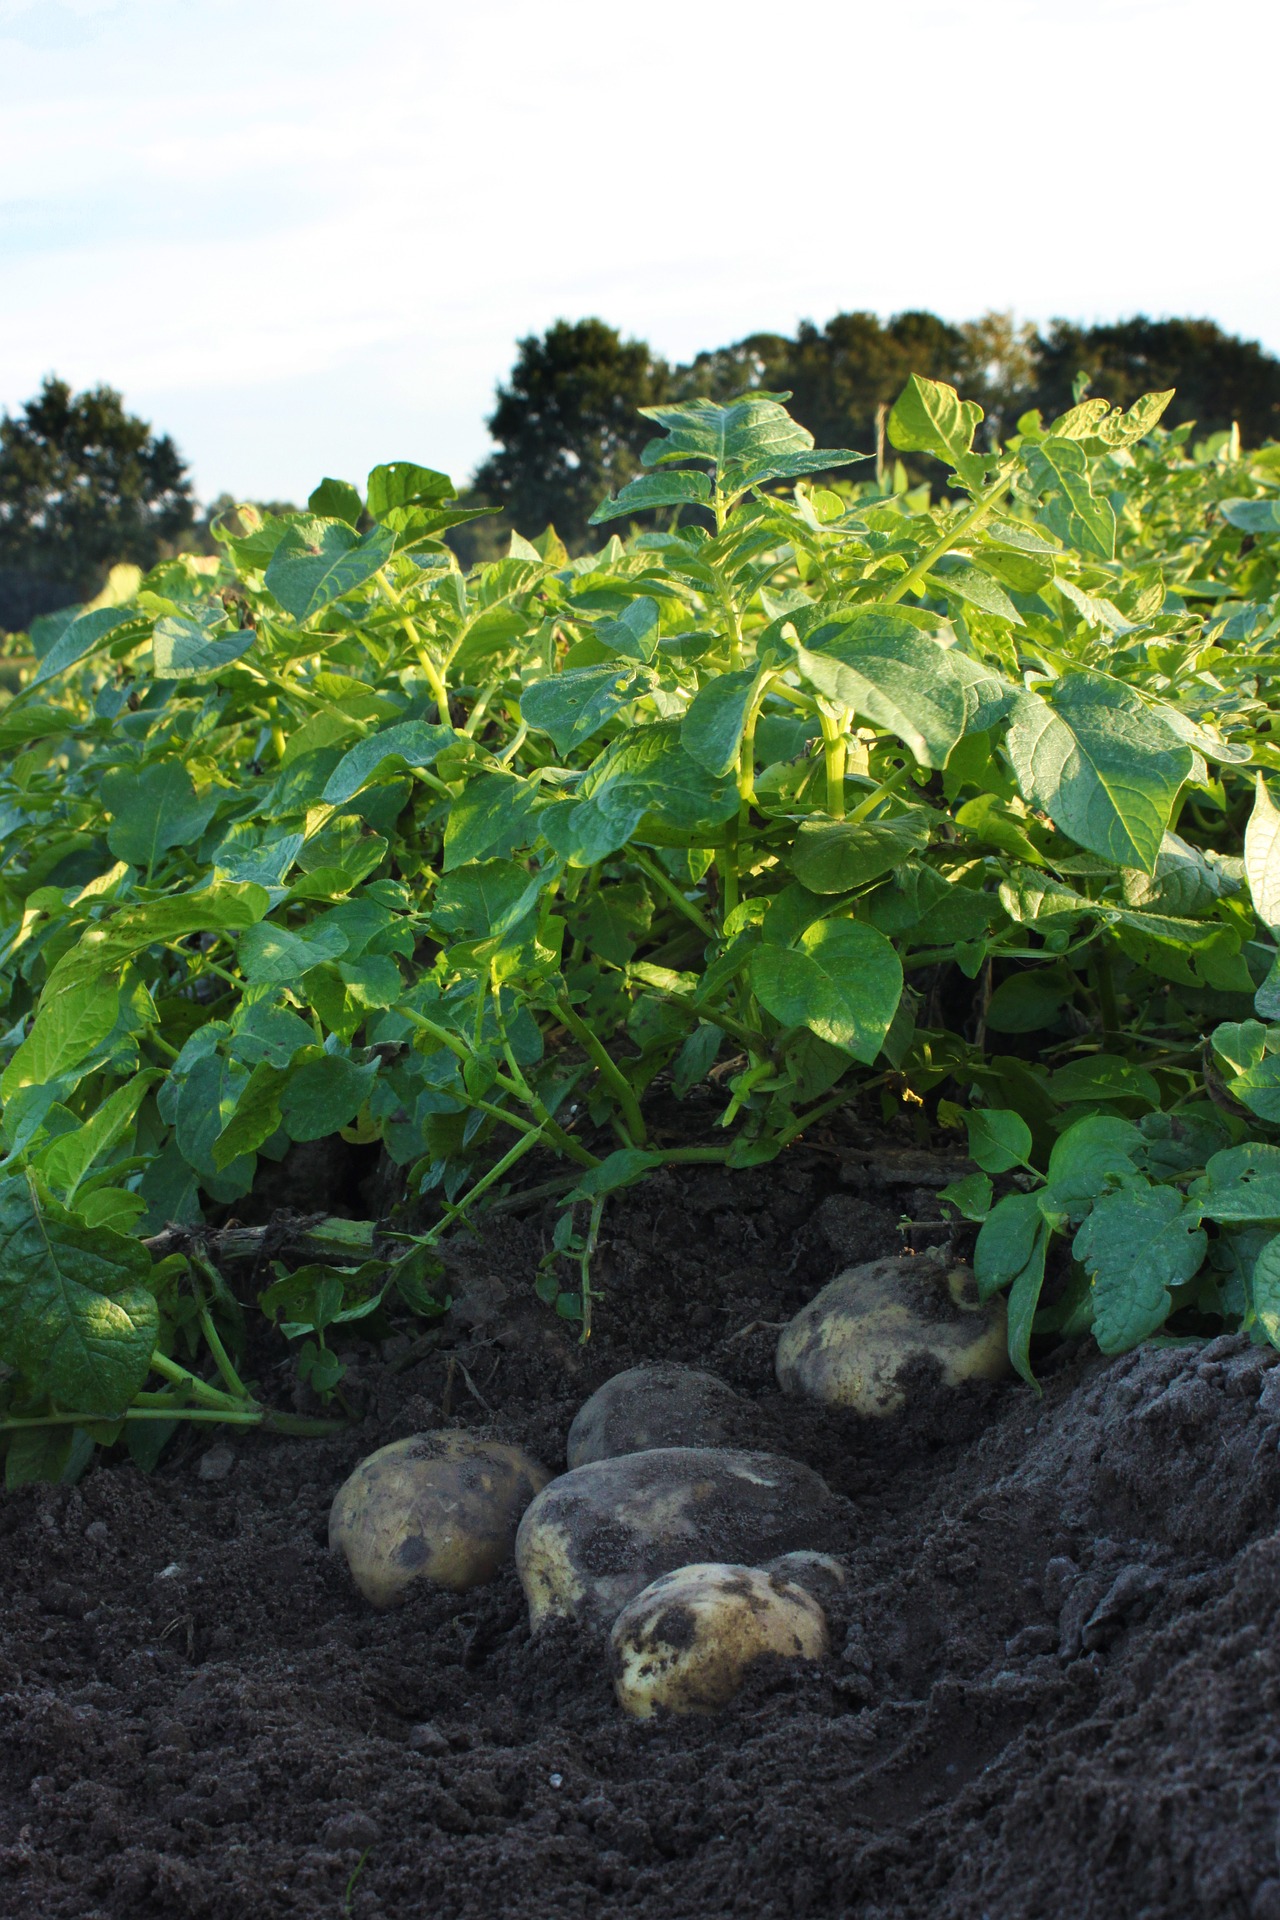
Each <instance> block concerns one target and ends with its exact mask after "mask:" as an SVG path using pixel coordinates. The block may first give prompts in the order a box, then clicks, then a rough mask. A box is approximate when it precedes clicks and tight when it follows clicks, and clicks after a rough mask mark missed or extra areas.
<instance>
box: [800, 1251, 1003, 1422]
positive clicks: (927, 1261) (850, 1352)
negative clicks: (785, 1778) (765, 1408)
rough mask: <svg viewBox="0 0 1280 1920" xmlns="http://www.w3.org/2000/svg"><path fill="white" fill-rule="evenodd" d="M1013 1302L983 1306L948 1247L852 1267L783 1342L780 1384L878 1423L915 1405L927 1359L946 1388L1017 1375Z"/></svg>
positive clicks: (970, 1277) (971, 1279) (967, 1273)
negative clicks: (1010, 1322) (914, 1377)
mask: <svg viewBox="0 0 1280 1920" xmlns="http://www.w3.org/2000/svg"><path fill="white" fill-rule="evenodd" d="M1006 1339H1007V1316H1006V1311H1005V1303H1004V1300H1003V1298H1000V1299H996V1300H989V1301H987V1302H986V1303H985V1304H984V1303H983V1302H982V1301H980V1300H979V1298H978V1293H977V1287H976V1284H975V1282H974V1277H973V1274H972V1272H971V1271H970V1269H969V1268H968V1267H965V1266H960V1265H956V1264H954V1263H951V1262H948V1260H947V1258H946V1256H945V1254H944V1253H943V1252H942V1250H941V1249H940V1248H929V1249H927V1250H926V1251H925V1252H923V1253H919V1254H915V1255H910V1256H905V1257H903V1258H901V1259H897V1260H872V1261H869V1262H868V1263H867V1264H866V1265H864V1266H860V1267H850V1268H849V1270H848V1272H847V1273H842V1274H840V1275H839V1276H838V1278H837V1279H835V1280H833V1281H832V1282H831V1284H830V1286H826V1287H824V1288H823V1289H822V1292H821V1293H820V1294H818V1295H817V1297H816V1298H815V1299H813V1300H811V1301H810V1302H809V1304H808V1306H807V1307H802V1308H801V1310H800V1312H799V1313H798V1314H797V1315H796V1316H795V1318H794V1320H792V1321H790V1322H789V1324H788V1325H787V1326H786V1327H784V1328H783V1330H782V1334H781V1336H780V1338H779V1340H778V1354H777V1375H778V1385H779V1386H780V1387H781V1388H782V1390H783V1392H784V1393H790V1394H798V1395H804V1396H805V1398H807V1399H810V1400H818V1401H821V1402H823V1403H824V1404H826V1405H828V1406H837V1407H851V1408H852V1409H853V1410H854V1411H855V1412H856V1413H860V1414H865V1415H869V1416H871V1417H873V1418H878V1417H882V1416H884V1415H885V1414H890V1413H897V1412H899V1411H900V1410H901V1408H902V1407H904V1406H905V1405H906V1403H907V1398H908V1388H907V1379H906V1376H907V1374H908V1371H909V1370H910V1369H911V1368H912V1367H918V1366H919V1364H920V1363H921V1362H923V1363H925V1364H926V1365H928V1366H929V1367H930V1368H931V1369H933V1370H935V1371H937V1372H940V1374H941V1377H942V1383H943V1385H944V1386H948V1387H955V1386H959V1385H960V1384H961V1383H962V1382H963V1381H966V1380H998V1379H999V1378H1000V1377H1001V1376H1002V1375H1004V1374H1006V1373H1007V1372H1008V1371H1009V1359H1008V1352H1007V1346H1006Z"/></svg>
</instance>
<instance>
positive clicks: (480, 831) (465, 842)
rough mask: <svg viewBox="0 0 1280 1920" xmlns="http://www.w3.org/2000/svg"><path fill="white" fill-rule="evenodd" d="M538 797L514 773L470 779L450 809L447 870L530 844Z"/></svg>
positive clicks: (445, 838) (487, 774) (446, 856)
mask: <svg viewBox="0 0 1280 1920" xmlns="http://www.w3.org/2000/svg"><path fill="white" fill-rule="evenodd" d="M588 671H590V669H588ZM544 684H551V685H554V684H555V683H554V682H549V683H547V682H544ZM557 745H559V743H558V742H557ZM560 751H561V752H564V751H566V749H565V748H560ZM535 800H536V790H535V789H534V788H533V787H532V786H530V785H529V784H528V783H527V782H526V781H524V780H520V779H517V778H516V777H515V776H514V775H512V774H508V773H481V774H477V775H476V776H475V778H473V779H471V780H469V781H468V782H467V784H466V786H465V787H464V788H463V790H462V794H461V796H460V797H459V798H458V799H457V800H455V801H454V803H453V805H452V807H451V808H450V809H449V818H448V821H447V823H446V825H445V830H444V871H445V872H446V873H448V872H449V871H450V869H451V868H453V867H464V866H467V865H468V864H469V863H470V862H471V861H473V860H484V859H487V858H490V857H492V858H494V859H498V860H504V859H506V857H507V856H508V854H510V853H512V852H514V851H515V849H516V848H517V847H522V846H527V845H528V844H529V842H530V841H531V840H532V839H533V837H534V835H535V833H536V831H537V829H536V828H535V827H534V826H533V825H532V824H531V816H532V814H533V808H534V803H535Z"/></svg>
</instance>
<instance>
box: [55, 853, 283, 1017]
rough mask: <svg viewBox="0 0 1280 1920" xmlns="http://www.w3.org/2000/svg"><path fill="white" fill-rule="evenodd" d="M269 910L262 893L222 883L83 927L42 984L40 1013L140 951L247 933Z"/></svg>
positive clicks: (123, 910) (254, 888) (127, 909)
mask: <svg viewBox="0 0 1280 1920" xmlns="http://www.w3.org/2000/svg"><path fill="white" fill-rule="evenodd" d="M270 904H271V902H270V898H269V896H268V894H267V892H266V889H265V888H263V887H257V886H248V885H246V886H241V885H237V884H233V883H231V882H226V883H224V884H219V885H216V886H210V887H195V888H193V889H192V890H191V891H190V892H189V893H176V894H169V895H167V896H166V897H165V898H164V899H160V900H149V901H147V902H146V904H145V905H143V906H130V907H123V908H121V909H120V910H119V911H118V912H116V913H114V914H112V915H110V916H109V917H108V918H106V919H104V920H99V921H97V922H96V923H95V924H94V925H93V926H91V927H87V928H86V929H85V931H84V932H83V933H82V934H81V936H80V938H79V940H78V941H77V943H76V945H75V946H74V947H72V948H71V950H70V952H69V953H64V954H63V956H62V958H61V959H60V960H59V961H58V963H57V965H56V966H55V967H54V969H53V971H52V973H51V974H50V975H49V978H48V980H47V981H46V983H45V989H44V993H43V994H42V996H41V1010H42V1012H43V1011H44V1009H45V1007H46V1006H47V1005H48V1004H49V1003H51V1002H52V1001H54V1000H56V999H57V998H58V997H59V996H60V995H62V994H65V993H69V992H70V991H71V989H72V988H73V987H79V986H84V985H86V984H87V983H88V982H90V981H93V980H97V979H99V978H100V977H101V976H102V975H103V974H104V973H113V972H115V971H116V970H117V969H118V968H120V967H122V966H123V965H124V963H125V961H126V960H131V959H132V958H133V957H134V955H135V954H137V953H140V952H142V950H143V949H144V948H145V947H151V946H171V945H172V944H173V943H174V942H175V941H177V940H184V939H186V938H187V936H188V935H190V934H193V933H214V932H232V931H238V930H240V929H241V928H243V927H251V926H253V925H254V924H255V923H256V922H257V921H259V920H261V918H262V916H263V914H264V913H265V912H266V911H267V908H268V907H269V906H270ZM38 1024H39V1022H38V1021H37V1025H38Z"/></svg>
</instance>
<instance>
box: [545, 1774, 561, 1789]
mask: <svg viewBox="0 0 1280 1920" xmlns="http://www.w3.org/2000/svg"><path fill="white" fill-rule="evenodd" d="M548 1779H549V1781H550V1784H551V1785H552V1786H553V1787H562V1786H563V1785H564V1775H563V1774H562V1773H553V1774H549V1775H548Z"/></svg>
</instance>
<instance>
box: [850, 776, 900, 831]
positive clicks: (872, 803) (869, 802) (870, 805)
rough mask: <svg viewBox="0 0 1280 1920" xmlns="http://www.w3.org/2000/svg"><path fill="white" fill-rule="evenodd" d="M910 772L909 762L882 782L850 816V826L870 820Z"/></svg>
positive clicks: (859, 803)
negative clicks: (881, 803)
mask: <svg viewBox="0 0 1280 1920" xmlns="http://www.w3.org/2000/svg"><path fill="white" fill-rule="evenodd" d="M910 772H911V766H910V763H909V762H904V764H903V765H902V766H900V767H897V768H896V769H895V770H894V772H892V773H891V774H890V775H889V778H888V779H887V780H882V781H881V782H880V785H879V786H878V787H877V788H876V790H875V792H874V793H869V794H868V795H867V797H866V799H865V800H860V801H859V802H858V804H857V806H856V807H855V808H854V810H853V812H852V813H851V814H850V815H849V821H850V824H851V825H853V826H857V825H858V824H859V823H860V822H861V821H863V820H868V819H870V817H871V815H872V814H873V813H874V812H875V810H876V808H877V807H878V806H879V805H880V802H881V801H882V800H887V799H888V797H889V795H890V794H891V793H894V792H896V791H897V789H898V788H899V787H900V786H901V785H902V783H903V781H904V780H905V779H906V778H907V776H908V775H909V774H910Z"/></svg>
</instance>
